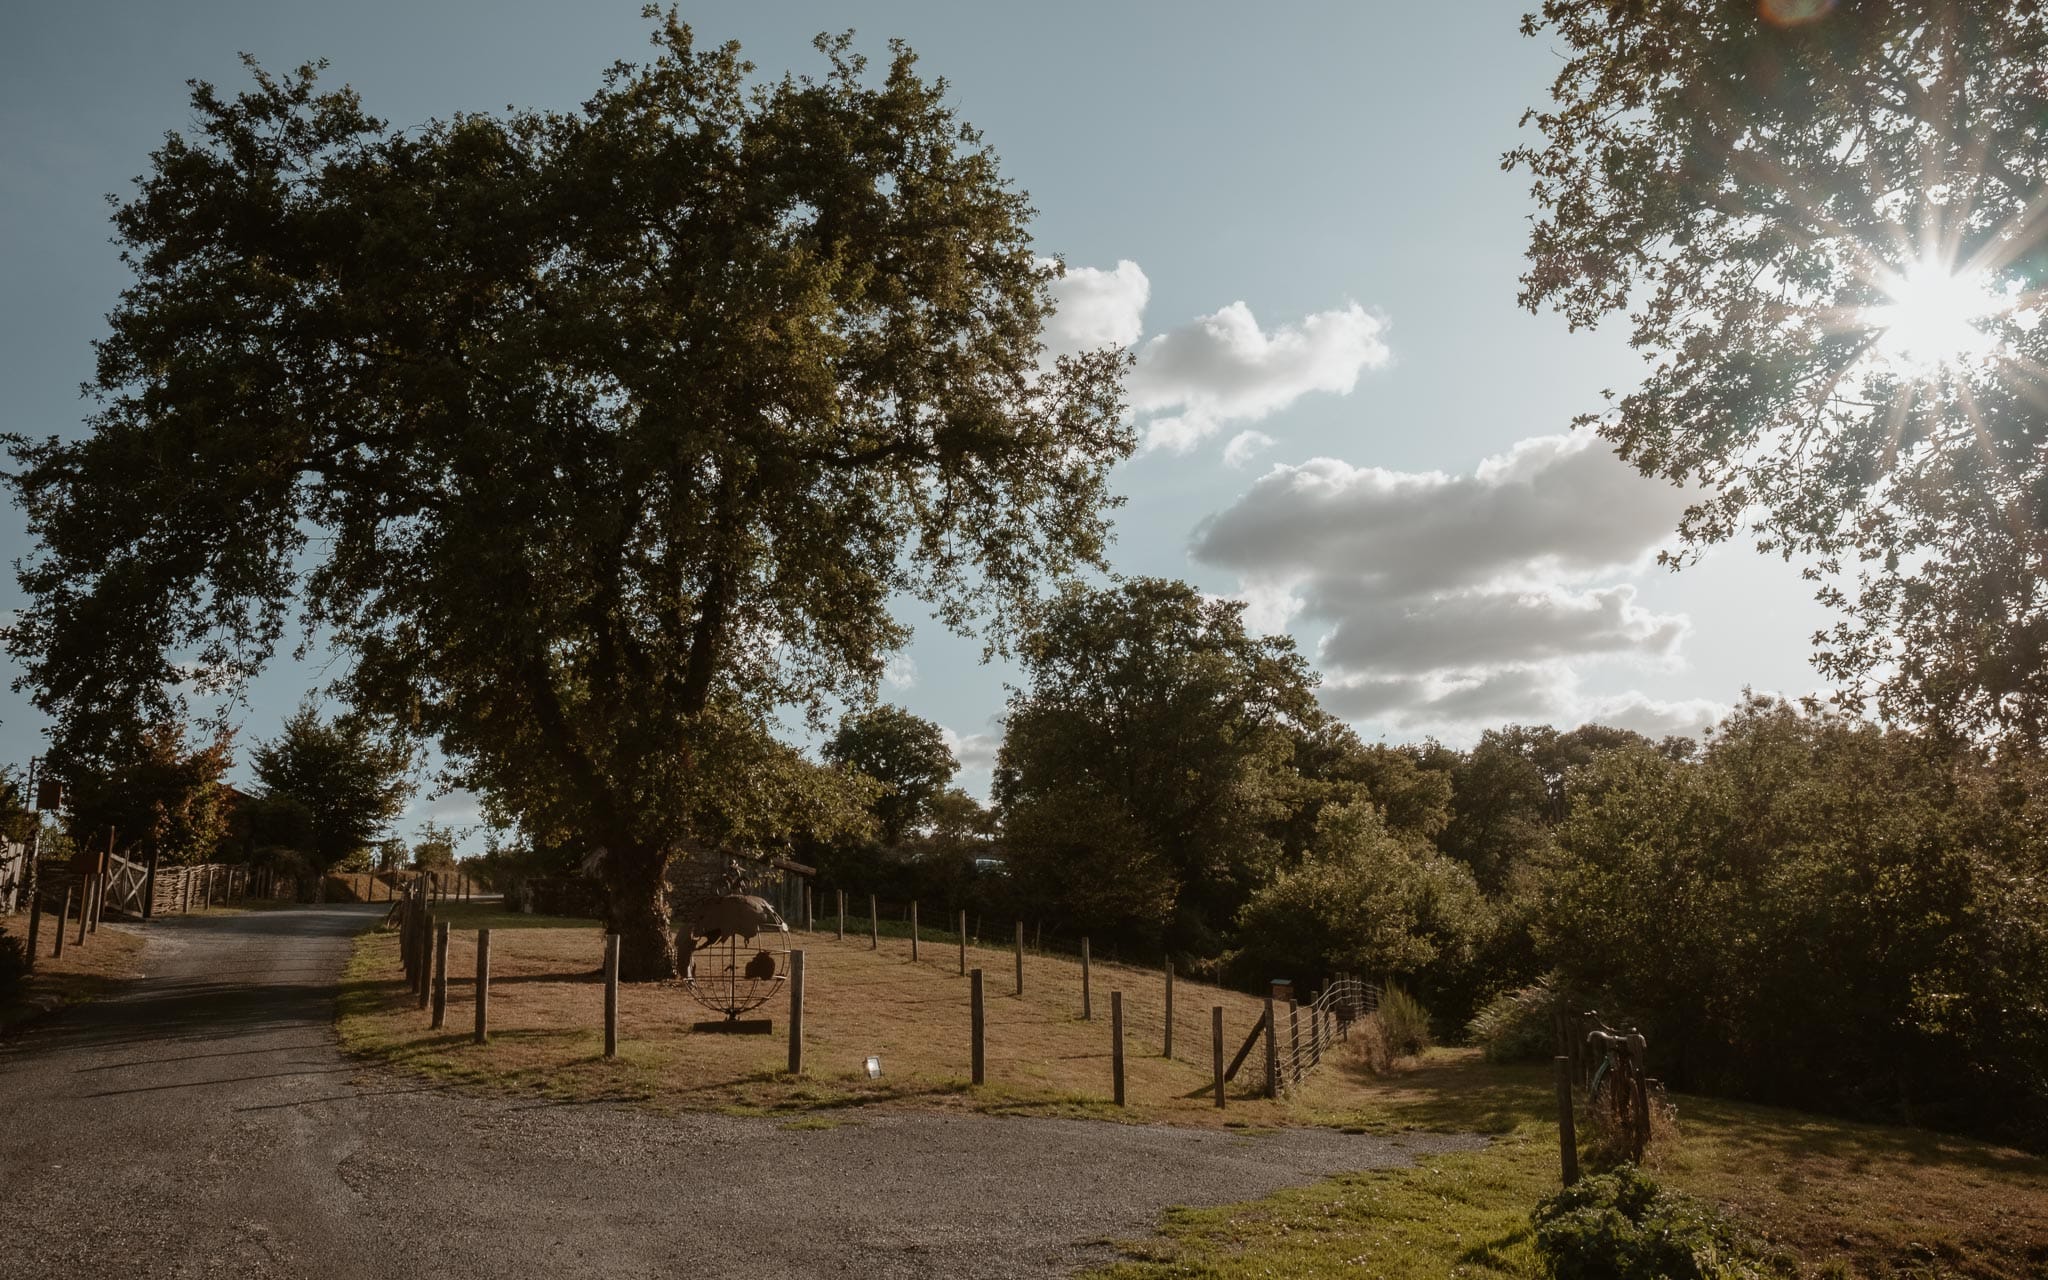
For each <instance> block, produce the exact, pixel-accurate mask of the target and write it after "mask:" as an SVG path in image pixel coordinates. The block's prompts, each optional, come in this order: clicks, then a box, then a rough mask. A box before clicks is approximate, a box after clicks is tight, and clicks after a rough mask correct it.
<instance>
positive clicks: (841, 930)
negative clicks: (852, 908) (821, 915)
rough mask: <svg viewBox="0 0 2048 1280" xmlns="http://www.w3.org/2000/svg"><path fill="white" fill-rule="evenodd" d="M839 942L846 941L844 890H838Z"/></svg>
mask: <svg viewBox="0 0 2048 1280" xmlns="http://www.w3.org/2000/svg"><path fill="white" fill-rule="evenodd" d="M839 940H840V941H841V942H844V941H846V890H844V889H841V890H839Z"/></svg>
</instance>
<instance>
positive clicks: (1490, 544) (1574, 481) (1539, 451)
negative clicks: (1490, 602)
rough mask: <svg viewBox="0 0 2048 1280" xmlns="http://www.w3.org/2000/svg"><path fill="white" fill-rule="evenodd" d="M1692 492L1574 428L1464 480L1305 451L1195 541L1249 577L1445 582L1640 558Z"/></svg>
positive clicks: (1204, 553) (1410, 584) (1393, 584)
mask: <svg viewBox="0 0 2048 1280" xmlns="http://www.w3.org/2000/svg"><path fill="white" fill-rule="evenodd" d="M1687 500H1688V499H1687V495H1686V494H1685V492H1684V491H1682V490H1679V489H1677V488H1674V487H1672V486H1670V485H1668V484H1663V483H1660V482H1657V481H1653V480H1648V479H1645V478H1644V477H1643V476H1642V475H1640V474H1639V473H1638V472H1637V471H1636V470H1635V469H1634V468H1633V467H1630V466H1629V465H1628V464H1626V463H1624V462H1622V461H1620V460H1619V459H1617V458H1616V457H1614V455H1613V454H1612V453H1610V452H1609V451H1608V450H1607V448H1606V447H1605V446H1604V445H1603V444H1601V443H1600V441H1599V440H1598V439H1597V438H1595V437H1593V436H1591V435H1583V434H1582V435H1574V436H1537V437H1535V438H1534V439H1529V440H1524V441H1522V442H1520V443H1519V444H1517V445H1515V446H1514V447H1513V448H1511V449H1510V450H1508V451H1507V452H1506V453H1504V454H1499V455H1497V456H1495V457H1491V458H1488V459H1486V460H1485V461H1483V462H1481V463H1480V464H1479V465H1478V466H1477V467H1476V468H1474V469H1473V471H1472V473H1471V474H1470V475H1463V476H1453V475H1447V474H1445V473H1443V472H1441V471H1420V472H1417V471H1389V470H1385V469H1383V468H1380V467H1354V466H1352V465H1350V464H1349V463H1347V462H1342V461H1340V460H1338V459H1335V458H1313V459H1310V460H1309V461H1307V462H1304V463H1302V464H1301V465H1299V466H1277V467H1274V468H1273V469H1272V470H1271V471H1269V472H1267V473H1266V474H1265V475H1264V476H1262V477H1261V478H1260V479H1258V480H1257V481H1255V482H1253V484H1252V487H1251V489H1250V490H1249V491H1248V492H1247V493H1246V494H1245V495H1244V496H1243V497H1241V498H1239V499H1238V500H1237V502H1236V503H1235V504H1234V505H1232V506H1231V507H1230V508H1228V509H1227V510H1225V511H1223V512H1221V513H1219V514H1217V515H1215V516H1212V517H1210V518H1209V519H1207V520H1205V521H1203V522H1202V523H1201V525H1200V526H1198V527H1197V528H1196V530H1195V535H1194V545H1193V548H1192V550H1193V552H1194V555H1195V557H1196V558H1197V559H1198V560H1200V561H1202V562H1203V563H1204V564H1211V565H1215V566H1217V567H1218V568H1226V569H1234V570H1236V571H1237V572H1239V573H1240V574H1243V575H1246V576H1248V577H1255V578H1269V579H1270V578H1275V577H1280V578H1303V577H1307V576H1309V575H1311V574H1313V573H1316V572H1318V571H1323V572H1329V573H1339V574H1353V575H1359V576H1363V577H1368V578H1371V579H1374V580H1375V581H1378V582H1381V583H1383V584H1384V585H1385V586H1386V587H1387V589H1389V590H1392V591H1407V590H1412V589H1419V588H1428V589H1433V590H1442V589H1444V588H1448V587H1457V586H1466V585H1478V584H1483V583H1487V582H1490V581H1493V580H1496V579H1498V578H1501V577H1503V576H1506V575H1513V574H1522V575H1525V576H1526V575H1530V574H1534V575H1536V576H1538V577H1540V578H1553V577H1555V576H1556V575H1557V574H1558V573H1560V572H1578V571H1588V570H1595V569H1602V568H1611V567H1614V566H1617V565H1623V564H1628V563H1630V562H1632V561H1636V560H1639V559H1641V558H1642V557H1643V555H1644V554H1645V553H1647V552H1648V551H1650V550H1651V549H1652V548H1654V547H1656V546H1657V545H1658V544H1659V543H1661V542H1663V541H1665V540H1667V539H1668V538H1669V537H1670V535H1671V531H1672V529H1673V528H1674V527H1675V525H1676V523H1677V520H1678V516H1679V514H1680V513H1681V512H1682V511H1683V510H1684V509H1685V506H1686V503H1687Z"/></svg>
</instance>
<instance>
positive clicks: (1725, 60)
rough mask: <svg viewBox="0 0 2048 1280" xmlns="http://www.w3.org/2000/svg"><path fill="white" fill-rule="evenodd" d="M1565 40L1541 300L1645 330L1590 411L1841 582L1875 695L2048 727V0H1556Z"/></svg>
mask: <svg viewBox="0 0 2048 1280" xmlns="http://www.w3.org/2000/svg"><path fill="white" fill-rule="evenodd" d="M1524 29H1525V31H1526V32H1527V33H1528V34H1530V35H1535V36H1540V37H1542V38H1543V39H1545V40H1548V41H1550V42H1552V43H1554V44H1555V45H1557V46H1558V47H1559V48H1560V50H1561V51H1562V54H1563V58H1564V63H1563V67H1562V69H1561V70H1560V71H1559V72H1558V75H1557V78H1556V81H1555V83H1554V84H1553V86H1552V99H1553V101H1552V103H1551V104H1550V105H1549V106H1548V107H1546V108H1543V109H1540V110H1536V111H1532V112H1530V113H1529V115H1528V117H1526V119H1525V123H1526V122H1529V121H1533V123H1534V124H1535V126H1536V128H1537V130H1538V131H1539V132H1540V133H1541V134H1542V141H1541V143H1540V144H1539V145H1531V146H1525V147H1522V148H1519V149H1517V150H1515V151H1512V152H1510V153H1509V155H1508V156H1507V157H1506V160H1505V163H1506V164H1507V165H1508V166H1509V167H1512V168H1518V169H1520V170H1522V171H1524V172H1526V173H1527V174H1529V175H1530V177H1531V179H1532V180H1533V191H1534V194H1535V197H1536V199H1537V202H1538V204H1539V205H1540V207H1541V212H1540V214H1539V216H1538V217H1537V219H1536V221H1535V226H1534V230H1533V231H1532V233H1531V236H1530V241H1529V270H1528V273H1527V274H1526V275H1525V276H1524V277H1523V280H1522V286H1523V287H1522V295H1521V296H1522V301H1523V303H1524V304H1525V305H1526V306H1528V307H1530V308H1532V309H1535V308H1538V307H1542V306H1552V307H1555V308H1557V309H1558V310H1559V311H1561V312H1562V313H1563V314H1564V315H1565V316H1566V317H1567V318H1568V319H1569V320H1570V321H1571V323H1572V324H1573V326H1574V327H1577V326H1588V325H1593V324H1596V323H1599V322H1600V321H1602V320H1603V319H1605V318H1608V317H1610V316H1619V315H1623V314H1625V315H1626V316H1627V322H1628V324H1629V326H1630V339H1631V341H1632V343H1633V344H1634V345H1635V346H1636V347H1637V348H1638V349H1639V350H1640V351H1641V352H1642V353H1643V355H1644V357H1645V358H1646V360H1648V362H1649V370H1648V373H1647V376H1646V377H1645V378H1644V379H1643V381H1642V383H1641V385H1640V386H1638V387H1637V388H1635V389H1634V390H1632V391H1630V392H1628V393H1627V394H1625V395H1623V396H1621V397H1620V398H1619V399H1617V400H1614V401H1612V403H1611V404H1610V406H1609V408H1608V409H1607V410H1606V411H1605V412H1604V413H1597V414H1589V415H1587V417H1586V419H1585V421H1587V422H1593V423H1597V424H1598V426H1599V429H1600V431H1601V433H1602V434H1603V435H1604V436H1606V437H1607V438H1608V439H1609V440H1611V441H1613V442H1614V444H1615V445H1616V446H1617V448H1618V449H1619V451H1620V453H1621V455H1622V456H1623V457H1624V458H1626V459H1628V460H1629V461H1631V462H1633V463H1634V464H1635V465H1636V466H1638V467H1639V468H1640V469H1641V470H1642V471H1644V472H1645V473H1646V474H1651V475H1658V476H1664V477H1668V478H1670V479H1672V480H1690V481H1694V482H1697V483H1698V484H1700V485H1701V486H1702V487H1703V492H1702V494H1701V496H1700V498H1699V500H1698V501H1697V503H1696V504H1695V505H1694V506H1693V507H1692V508H1691V510H1690V511H1689V512H1688V513H1687V515H1686V516H1685V518H1684V520H1683V522H1682V526H1681V531H1682V533H1683V535H1684V537H1685V539H1686V540H1687V542H1688V544H1689V548H1690V551H1689V553H1688V554H1690V553H1694V552H1697V550H1698V549H1699V548H1700V547H1702V546H1704V545H1706V544H1709V543H1713V542H1717V541H1720V540H1723V539H1726V538H1729V537H1732V536H1735V535H1736V534H1738V533H1740V532H1742V531H1744V530H1745V529H1747V530H1749V531H1751V532H1753V534H1754V536H1755V537H1756V539H1757V541H1758V543H1759V545H1760V546H1761V547H1763V548H1765V549H1767V550H1772V551H1777V552H1780V553H1783V554H1784V555H1786V556H1788V557H1800V558H1802V559H1803V560H1804V561H1806V562H1807V565H1808V569H1809V572H1810V574H1811V575H1812V576H1813V577H1815V578H1816V579H1817V580H1818V581H1819V584H1820V586H1819V592H1820V596H1821V598H1822V599H1823V600H1824V601H1825V602H1827V603H1829V604H1830V605H1833V606H1835V607H1837V608H1839V609H1840V610H1842V611H1843V616H1842V618H1841V620H1840V621H1839V623H1838V624H1837V625H1835V626H1834V627H1833V628H1832V629H1831V630H1830V631H1828V632H1826V633H1824V634H1823V635H1822V636H1821V637H1819V638H1818V639H1819V642H1820V646H1821V649H1820V653H1819V655H1818V662H1819V665H1820V668H1821V670H1822V672H1823V673H1824V674H1825V675H1827V676H1828V677H1829V678H1830V679H1832V680H1834V681H1836V682H1837V683H1838V685H1839V686H1840V688H1841V691H1842V692H1843V694H1844V695H1845V696H1846V697H1847V698H1848V699H1849V700H1850V702H1851V703H1852V704H1857V705H1860V704H1861V703H1862V702H1863V700H1864V699H1866V698H1867V697H1874V698H1875V699H1876V703H1877V706H1878V708H1879V709H1880V710H1881V711H1882V712H1883V713H1884V714H1886V715H1887V716H1890V717H1894V718H1897V719H1901V720H1905V721H1908V722H1914V723H1922V724H1926V725H1930V726H1932V727H1935V728H1937V729H1940V730H1943V731H1946V732H1950V733H1954V734H1962V735H1970V736H1983V735H1995V736H2001V737H2005V738H2007V739H2009V740H2014V741H2019V742H2024V743H2027V744H2030V745H2038V744H2040V743H2042V742H2043V740H2044V735H2048V593H2044V592H2043V590H2042V588H2041V584H2042V583H2043V582H2044V581H2048V538H2044V527H2043V523H2042V522H2043V518H2044V516H2048V511H2044V509H2043V505H2042V503H2043V495H2044V493H2048V412H2044V407H2048V385H2044V371H2048V326H2044V325H2042V324H2041V323H2040V320H2041V316H2042V309H2041V304H2042V298H2043V294H2042V292H2041V290H2042V288H2043V284H2044V278H2048V241H2044V238H2043V233H2044V231H2048V86H2044V84H2043V81H2042V79H2041V75H2040V69H2041V66H2042V65H2043V63H2044V61H2048V10H2044V8H2043V6H2041V5H2039V4H2037V3H2023V4H1971V3H1966V2H1964V0H1899V2H1895V3H1886V4H1842V5H1829V4H1790V3H1766V4H1762V5H1758V4H1756V3H1754V0H1661V2H1659V3H1650V4H1628V5H1617V4H1613V3H1609V0H1547V2H1546V3H1545V4H1544V5H1543V6H1542V9H1541V11H1540V12H1539V13H1536V14H1532V15H1530V16H1529V17H1528V18H1527V19H1525V22H1524Z"/></svg>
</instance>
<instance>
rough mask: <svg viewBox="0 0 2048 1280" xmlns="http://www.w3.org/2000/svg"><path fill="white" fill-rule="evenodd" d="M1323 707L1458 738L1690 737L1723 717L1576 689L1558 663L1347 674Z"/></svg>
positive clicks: (1705, 704)
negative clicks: (1517, 732)
mask: <svg viewBox="0 0 2048 1280" xmlns="http://www.w3.org/2000/svg"><path fill="white" fill-rule="evenodd" d="M1321 700H1322V703H1323V705H1324V707H1326V708H1328V709H1329V711H1330V712H1331V713H1332V714H1333V715H1337V716H1341V717H1344V718H1345V719H1351V720H1377V721H1381V722H1383V723H1386V724H1388V725H1391V726H1393V727H1394V728H1396V729H1401V730H1408V731H1417V730H1425V731H1433V732H1439V733H1445V732H1447V733H1448V736H1452V737H1458V736H1463V735H1461V734H1460V733H1459V730H1467V731H1470V730H1477V729H1480V728H1487V727H1492V726H1495V725H1500V724H1508V723H1516V722H1520V723H1538V722H1541V723H1547V724H1552V725H1556V726H1557V727H1558V728H1561V729H1569V728H1575V727H1577V726H1578V725H1582V724H1605V725H1613V726H1614V727H1616V728H1619V729H1632V730H1634V731H1635V732H1637V733H1640V734H1642V735H1643V736H1644V737H1646V738H1652V739H1659V738H1666V737H1670V736H1672V735H1674V734H1686V735H1689V736H1692V737H1698V736H1700V735H1701V734H1703V733H1705V732H1706V730H1707V729H1708V728H1710V727H1711V726H1713V725H1714V724H1716V723H1717V722H1719V721H1720V719H1721V718H1722V717H1723V716H1725V715H1727V714H1728V711H1729V708H1728V705H1727V704H1726V703H1721V702H1716V701H1714V700H1712V699H1710V698H1685V699H1678V700H1674V701H1665V700H1661V699H1658V698H1653V697H1650V696H1649V695H1647V694H1644V693H1642V692H1640V691H1638V690H1630V691H1628V692H1626V693H1620V694H1607V695H1588V694H1585V693H1583V692H1581V691H1580V689H1579V681H1578V677H1577V675H1576V674H1575V673H1574V672H1573V671H1572V669H1571V668H1570V667H1569V666H1568V665H1566V664H1564V663H1561V662H1549V663H1538V664H1536V665H1533V666H1512V667H1498V668H1494V669H1492V670H1489V671H1485V672H1478V673H1472V672H1461V673H1432V674H1427V675H1418V676H1385V677H1381V676H1353V677H1349V678H1346V679H1341V680H1334V681H1331V682H1330V683H1328V684H1325V685H1324V686H1323V688H1322V690H1321Z"/></svg>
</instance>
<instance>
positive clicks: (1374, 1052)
mask: <svg viewBox="0 0 2048 1280" xmlns="http://www.w3.org/2000/svg"><path fill="white" fill-rule="evenodd" d="M1351 1043H1352V1044H1353V1045H1355V1046H1356V1048H1355V1050H1354V1052H1355V1054H1356V1055H1357V1057H1358V1060H1359V1062H1360V1063H1361V1064H1362V1065H1363V1066H1364V1067H1365V1069H1366V1070H1367V1071H1370V1072H1372V1073H1373V1074H1374V1075H1380V1074H1383V1073H1385V1072H1387V1071H1390V1070H1392V1069H1393V1067H1394V1065H1395V1064H1396V1063H1398V1062H1400V1061H1401V1059H1403V1058H1413V1057H1415V1056H1417V1055H1418V1054H1420V1053H1421V1052H1422V1051H1423V1050H1424V1049H1427V1048H1429V1046H1430V1044H1431V1043H1432V1040H1431V1038H1430V1034H1429V1010H1427V1009H1425V1008H1423V1007H1422V1002H1421V1001H1420V1000H1417V999H1416V998H1415V997H1414V996H1411V995H1409V994H1408V993H1407V992H1406V991H1403V990H1401V988H1399V987H1397V986H1394V985H1393V984H1392V983H1388V984H1387V986H1386V988H1385V989H1384V990H1382V991H1381V992H1380V1003H1379V1008H1377V1009H1375V1010H1373V1011H1372V1012H1371V1013H1368V1014H1366V1015H1365V1016H1364V1017H1363V1018H1360V1019H1359V1020H1358V1022H1357V1024H1356V1025H1354V1026H1353V1027H1352V1030H1351Z"/></svg>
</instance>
